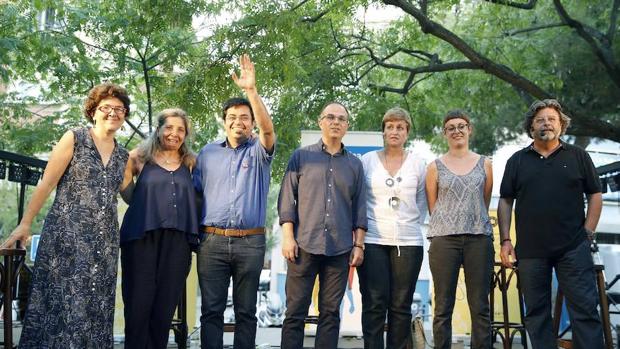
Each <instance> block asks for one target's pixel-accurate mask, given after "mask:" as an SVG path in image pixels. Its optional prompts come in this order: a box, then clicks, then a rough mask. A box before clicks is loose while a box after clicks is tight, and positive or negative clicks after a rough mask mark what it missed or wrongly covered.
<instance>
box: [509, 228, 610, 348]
mask: <svg viewBox="0 0 620 349" xmlns="http://www.w3.org/2000/svg"><path fill="white" fill-rule="evenodd" d="M552 269H555V274H556V276H557V278H558V284H559V287H560V289H561V290H562V292H563V293H564V296H565V299H566V307H567V309H568V316H569V318H570V322H571V326H572V339H573V347H574V348H576V349H585V348H589V349H600V348H601V349H602V348H604V343H603V327H602V326H601V320H600V318H599V313H598V310H597V306H598V293H597V289H596V277H595V273H594V266H593V263H592V256H591V254H590V242H589V241H588V240H584V242H583V243H581V244H580V245H579V246H577V247H576V248H575V249H573V250H571V251H568V252H566V253H564V255H562V256H560V257H558V258H527V259H525V258H524V259H519V278H520V280H521V290H522V291H523V298H524V300H525V319H524V322H525V329H526V330H527V333H528V334H529V336H530V340H531V342H532V347H533V348H534V349H546V348H552V347H553V348H555V347H556V335H555V333H553V330H552V319H551V296H552V295H551V275H552V274H551V271H552Z"/></svg>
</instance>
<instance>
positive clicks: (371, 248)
mask: <svg viewBox="0 0 620 349" xmlns="http://www.w3.org/2000/svg"><path fill="white" fill-rule="evenodd" d="M399 249H400V256H399V255H398V254H399V253H398V250H399ZM423 256H424V249H423V248H422V246H401V247H400V248H398V247H396V246H388V245H377V244H366V251H365V252H364V263H363V264H362V265H361V266H360V267H358V268H357V273H358V275H359V280H360V292H361V293H362V332H363V333H364V348H366V349H383V348H384V343H383V327H384V325H385V315H386V314H387V324H388V332H387V338H386V343H385V347H387V348H405V347H406V345H407V343H408V342H409V341H410V338H411V303H412V301H413V293H414V292H415V286H416V282H417V281H418V275H419V274H420V268H421V266H422V258H423Z"/></svg>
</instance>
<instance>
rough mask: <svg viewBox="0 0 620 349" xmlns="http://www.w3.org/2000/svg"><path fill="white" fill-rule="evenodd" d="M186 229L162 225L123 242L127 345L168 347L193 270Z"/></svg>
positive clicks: (132, 348) (131, 347) (130, 347)
mask: <svg viewBox="0 0 620 349" xmlns="http://www.w3.org/2000/svg"><path fill="white" fill-rule="evenodd" d="M190 263H191V251H190V246H189V244H188V242H187V238H186V236H185V233H184V232H180V231H177V230H170V229H158V230H154V231H150V232H147V233H146V235H145V236H144V237H143V238H142V239H139V240H134V241H130V242H127V243H125V244H123V245H122V246H121V266H122V268H123V269H122V282H123V284H122V290H123V303H124V304H125V348H127V349H144V348H148V349H165V348H166V347H167V346H168V333H169V332H170V325H171V323H172V317H173V315H174V311H175V309H176V305H177V304H178V302H179V299H180V297H181V293H182V292H183V287H184V286H185V279H186V278H187V274H188V273H189V268H190Z"/></svg>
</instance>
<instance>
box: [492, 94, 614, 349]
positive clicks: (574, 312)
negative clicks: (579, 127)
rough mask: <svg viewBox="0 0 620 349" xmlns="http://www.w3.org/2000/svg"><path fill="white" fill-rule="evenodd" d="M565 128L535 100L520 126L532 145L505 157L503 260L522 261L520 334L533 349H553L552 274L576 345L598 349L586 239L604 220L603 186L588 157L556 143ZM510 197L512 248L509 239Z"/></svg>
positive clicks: (554, 110)
mask: <svg viewBox="0 0 620 349" xmlns="http://www.w3.org/2000/svg"><path fill="white" fill-rule="evenodd" d="M569 124H570V118H569V117H567V116H566V115H565V114H564V113H563V112H562V107H561V106H560V104H559V103H558V102H557V101H556V100H554V99H545V100H543V101H536V102H534V103H533V104H532V105H531V106H530V109H529V111H528V112H527V114H526V118H525V122H524V124H523V125H524V128H525V131H526V132H527V134H528V135H529V136H530V137H531V138H533V139H534V142H533V143H532V144H531V145H529V146H527V147H526V148H524V149H522V150H520V151H518V152H516V153H515V154H513V155H512V156H511V157H510V159H508V162H507V163H506V170H505V172H504V178H503V179H502V184H501V188H500V196H501V198H500V201H499V207H498V219H499V231H500V236H501V242H500V244H501V252H500V257H501V260H502V264H503V265H504V266H507V267H511V266H512V265H513V263H514V261H516V260H517V259H518V260H519V272H520V275H519V276H520V281H521V288H522V291H523V296H524V298H525V307H526V314H525V319H524V321H525V328H526V329H527V332H528V333H529V336H530V340H531V342H532V346H533V347H534V349H538V348H540V349H548V348H556V347H557V344H556V335H555V333H553V330H552V320H551V271H552V269H555V273H556V275H557V278H558V283H559V287H560V288H561V289H562V292H563V293H564V295H565V296H566V300H567V305H568V313H569V317H570V320H571V324H572V338H573V344H574V347H575V348H586V347H589V348H592V349H594V348H597V349H598V348H603V332H602V327H601V322H600V319H599V316H598V312H597V304H598V296H597V291H596V283H595V276H594V271H593V263H592V257H591V254H590V239H589V237H591V236H592V234H593V231H594V230H595V229H596V225H597V223H598V220H599V217H600V214H601V208H602V196H601V185H600V182H599V179H598V175H597V174H596V169H595V168H594V165H593V164H592V160H591V159H590V156H589V155H588V153H586V152H585V151H584V150H583V149H581V148H578V147H575V146H572V145H570V144H567V143H564V142H562V141H561V140H560V136H561V135H563V134H564V132H565V131H566V128H568V125H569ZM584 194H585V196H586V198H587V201H588V207H587V212H586V213H585V214H584ZM515 199H516V201H517V203H516V208H515V220H516V231H517V245H516V249H514V248H513V245H512V241H511V240H510V223H511V214H512V205H513V202H514V200H515Z"/></svg>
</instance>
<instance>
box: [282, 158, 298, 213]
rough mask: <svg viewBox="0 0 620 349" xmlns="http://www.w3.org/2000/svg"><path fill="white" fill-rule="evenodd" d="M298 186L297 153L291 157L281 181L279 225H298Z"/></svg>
mask: <svg viewBox="0 0 620 349" xmlns="http://www.w3.org/2000/svg"><path fill="white" fill-rule="evenodd" d="M298 186H299V151H295V152H294V153H293V155H292V156H291V159H290V160H289V162H288V166H287V167H286V172H285V173H284V178H283V179H282V185H281V187H280V195H279V196H278V216H279V217H280V225H282V224H284V223H287V222H291V223H293V224H295V225H296V224H298V222H299V221H298V216H297V189H298Z"/></svg>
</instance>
